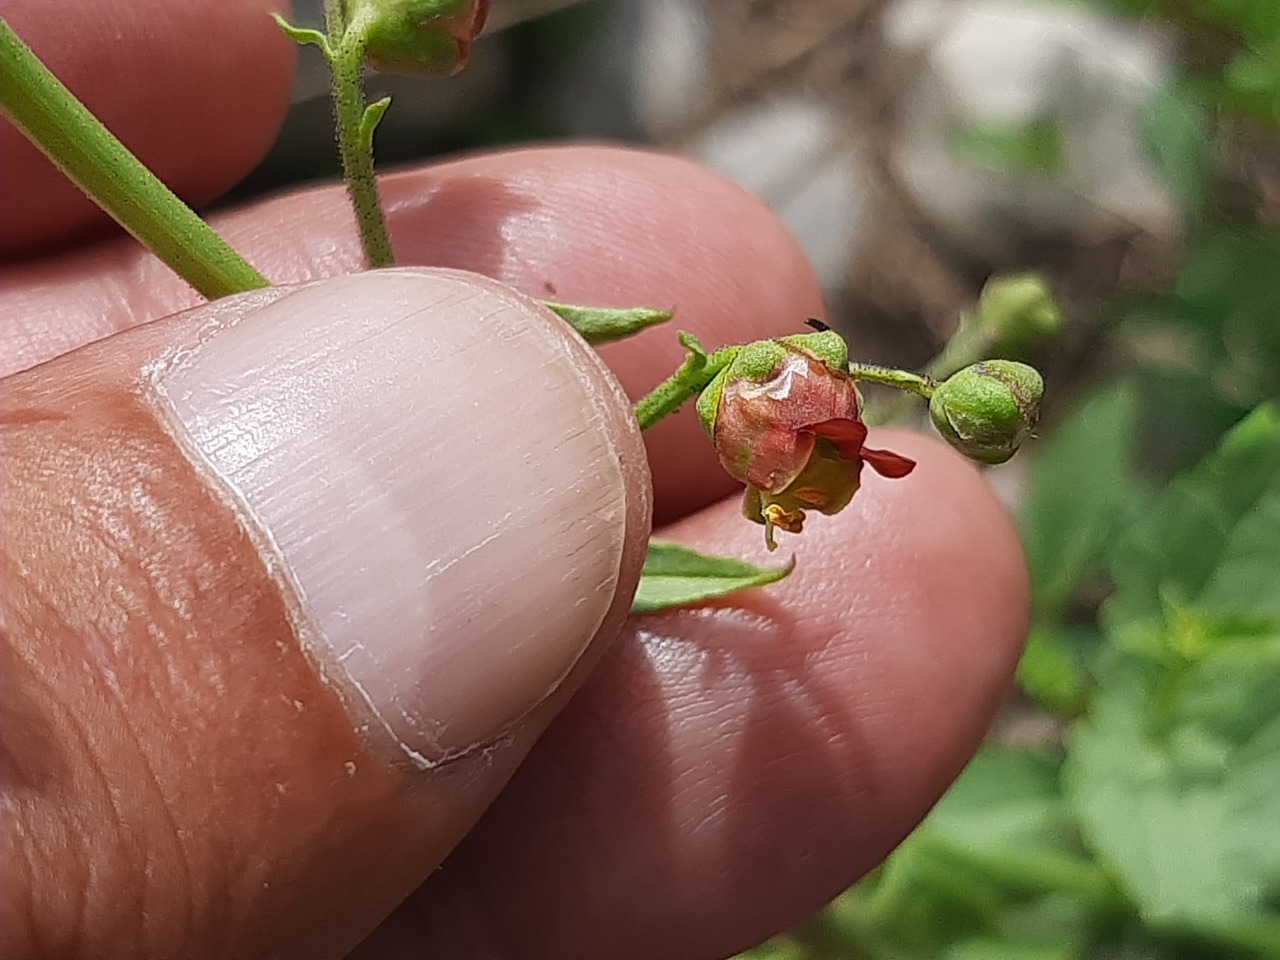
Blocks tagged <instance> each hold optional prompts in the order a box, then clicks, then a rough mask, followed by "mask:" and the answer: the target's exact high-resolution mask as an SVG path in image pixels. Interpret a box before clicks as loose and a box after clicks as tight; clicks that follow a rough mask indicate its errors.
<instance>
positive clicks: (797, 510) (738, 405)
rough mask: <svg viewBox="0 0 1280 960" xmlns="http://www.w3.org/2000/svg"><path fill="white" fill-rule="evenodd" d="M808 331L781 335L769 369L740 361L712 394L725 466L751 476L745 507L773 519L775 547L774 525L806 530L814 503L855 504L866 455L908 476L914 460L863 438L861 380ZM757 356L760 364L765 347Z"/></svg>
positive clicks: (758, 518)
mask: <svg viewBox="0 0 1280 960" xmlns="http://www.w3.org/2000/svg"><path fill="white" fill-rule="evenodd" d="M823 336H825V337H834V336H835V335H834V334H829V335H826V334H824V335H823ZM807 339H809V336H808V335H806V336H802V337H788V338H786V339H785V340H781V341H775V342H774V343H775V344H776V345H777V347H780V348H781V350H780V351H779V352H777V353H776V354H773V357H774V358H776V362H774V363H773V365H772V369H771V371H770V372H769V374H768V375H767V376H765V377H764V378H759V377H752V376H749V375H741V374H740V373H739V371H737V370H735V367H737V366H738V364H737V363H736V362H735V363H731V364H730V365H729V367H728V368H726V370H725V371H724V372H723V374H722V376H723V380H722V382H721V384H720V385H719V388H718V391H717V394H713V396H712V399H713V400H714V402H715V413H714V417H713V418H711V420H712V422H711V424H710V429H711V435H712V440H713V442H714V444H715V448H716V452H717V454H719V457H720V462H721V464H723V465H724V468H725V470H727V471H728V472H729V474H730V475H731V476H733V477H734V478H735V479H737V480H740V481H742V482H743V483H745V484H746V485H747V493H746V498H745V501H744V504H743V512H744V513H745V514H746V516H747V518H748V519H750V520H753V521H755V522H756V523H762V524H764V525H765V540H766V542H767V543H768V545H769V549H771V550H772V549H774V548H775V547H776V546H777V544H776V542H775V541H774V538H773V530H774V528H775V527H777V528H779V529H782V530H786V531H787V532H788V533H799V532H800V530H801V528H802V525H803V523H804V519H805V511H806V510H817V511H818V512H819V513H823V514H827V515H830V514H834V513H837V512H839V511H840V510H842V509H844V508H845V507H846V506H848V504H849V501H850V500H852V499H853V495H854V493H856V492H857V490H858V486H859V481H860V475H861V473H862V465H863V463H869V464H871V467H872V469H874V470H875V471H876V472H877V473H879V474H881V475H883V476H886V477H904V476H906V475H907V474H908V473H910V472H911V470H912V468H913V467H914V466H915V462H914V461H912V460H908V459H907V458H906V457H902V456H899V455H898V454H896V453H890V452H889V451H887V450H874V449H869V448H867V447H865V446H863V444H864V442H865V441H866V439H867V427H866V425H865V424H864V423H863V422H862V418H861V410H860V407H859V400H858V391H857V388H856V387H855V385H854V381H853V379H852V378H851V377H850V376H849V375H848V373H846V372H845V371H844V370H843V369H840V368H839V367H833V366H831V365H829V364H828V362H826V361H824V360H823V359H821V358H820V357H819V356H818V355H816V354H814V353H811V352H809V351H808V350H806V349H805V348H804V346H803V345H802V344H803V343H804V341H806V340H807ZM840 346H841V348H843V343H841V344H840ZM752 359H753V360H754V362H755V364H756V365H758V363H759V360H760V359H761V355H760V353H759V352H757V353H756V355H755V356H754V357H753V358H752ZM846 362H847V361H846ZM842 366H843V365H842ZM714 387H715V385H713V388H709V391H710V390H712V389H714ZM706 420H707V418H706V417H704V424H705V423H706Z"/></svg>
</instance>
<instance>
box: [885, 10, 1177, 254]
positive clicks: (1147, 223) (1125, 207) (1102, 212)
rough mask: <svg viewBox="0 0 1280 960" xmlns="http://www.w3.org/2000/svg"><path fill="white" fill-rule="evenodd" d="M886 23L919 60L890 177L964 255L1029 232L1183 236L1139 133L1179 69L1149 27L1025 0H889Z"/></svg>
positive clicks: (1037, 237)
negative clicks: (964, 250)
mask: <svg viewBox="0 0 1280 960" xmlns="http://www.w3.org/2000/svg"><path fill="white" fill-rule="evenodd" d="M883 30H884V36H885V39H886V41H887V42H888V44H889V45H890V46H891V47H893V48H895V49H896V50H898V51H900V52H903V53H906V54H908V55H911V56H913V57H915V58H917V62H918V64H919V72H918V74H917V76H916V79H915V81H914V82H913V83H912V84H911V86H910V87H909V89H908V91H907V93H906V94H905V96H904V97H903V100H902V102H901V105H900V107H899V125H900V135H899V139H898V140H897V142H896V144H895V145H894V147H893V150H892V153H891V167H892V171H893V174H894V176H895V178H896V180H897V181H898V184H899V186H900V187H901V188H902V189H903V190H904V191H905V192H906V193H907V195H908V197H909V198H910V200H911V201H912V202H914V203H915V205H916V206H917V207H918V208H919V209H920V210H921V211H922V212H923V213H925V214H926V215H927V216H928V217H929V218H930V220H931V221H932V222H933V224H934V226H936V227H937V228H938V229H940V230H941V231H943V232H944V233H945V234H946V235H947V236H948V237H949V238H950V239H951V240H953V241H954V242H957V243H960V244H963V245H964V247H965V248H967V250H968V251H969V252H970V253H971V254H977V255H980V256H982V257H984V258H986V259H988V260H989V261H991V262H992V263H993V264H1000V265H1003V264H1008V263H1012V262H1016V261H1017V260H1018V259H1019V257H1020V255H1021V253H1022V249H1023V247H1024V246H1025V245H1026V244H1027V243H1032V242H1045V241H1050V242H1054V241H1058V242H1060V241H1067V242H1072V243H1078V244H1090V245H1092V244H1098V243H1103V242H1106V241H1107V240H1110V239H1112V238H1114V237H1117V236H1124V235H1131V234H1134V233H1145V234H1150V235H1153V236H1156V237H1161V238H1164V237H1171V236H1173V235H1175V234H1176V233H1177V232H1178V230H1179V222H1180V215H1179V210H1178V208H1177V206H1176V204H1175V202H1174V199H1173V197H1172V195H1171V193H1170V190H1169V189H1168V187H1167V186H1166V184H1165V183H1164V182H1163V181H1162V180H1161V178H1160V177H1159V175H1158V174H1157V172H1156V170H1155V169H1154V168H1153V166H1152V164H1151V162H1150V161H1149V160H1148V159H1147V156H1146V153H1145V147H1144V142H1143V137H1144V130H1145V124H1146V121H1147V117H1148V115H1149V111H1150V108H1151V104H1152V102H1153V98H1154V97H1155V96H1157V95H1158V94H1159V93H1160V91H1161V90H1162V89H1163V88H1164V87H1165V86H1166V85H1167V84H1168V83H1169V82H1170V78H1171V76H1172V72H1173V66H1174V65H1173V60H1172V56H1171V53H1170V51H1169V50H1168V48H1167V46H1166V44H1164V43H1163V42H1162V40H1161V39H1160V38H1159V37H1157V36H1156V35H1154V34H1153V33H1152V32H1150V31H1148V30H1145V29H1143V28H1141V27H1140V26H1137V25H1134V24H1128V23H1120V22H1116V21H1111V20H1108V19H1106V18H1104V17H1102V16H1100V15H1098V14H1096V13H1093V12H1091V11H1089V10H1087V9H1083V8H1081V7H1078V6H1074V5H1067V4H1061V5H1055V4H1048V3H1043V2H1027V0H897V2H895V3H894V4H892V5H891V6H890V8H889V9H888V11H887V13H886V15H885V18H884V21H883Z"/></svg>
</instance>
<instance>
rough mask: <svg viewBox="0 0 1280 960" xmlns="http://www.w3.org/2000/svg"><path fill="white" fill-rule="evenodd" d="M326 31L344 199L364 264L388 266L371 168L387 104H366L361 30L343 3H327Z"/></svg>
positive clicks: (389, 253) (388, 247)
mask: <svg viewBox="0 0 1280 960" xmlns="http://www.w3.org/2000/svg"><path fill="white" fill-rule="evenodd" d="M325 29H326V30H327V32H328V38H329V44H328V47H327V49H326V55H327V56H328V58H329V68H330V71H331V75H332V91H333V117H334V126H335V128H336V132H337V135H338V153H339V155H340V156H341V158H342V177H343V179H344V180H345V181H346V184H347V196H348V197H350V198H351V207H352V209H353V210H354V211H355V215H356V224H357V226H358V227H359V229H360V242H361V244H362V246H363V247H364V256H365V260H366V261H367V264H368V266H370V267H389V266H392V265H393V264H394V263H395V262H396V261H395V254H394V253H393V252H392V250H391V236H390V234H389V233H388V232H387V219H386V217H385V216H384V214H383V212H382V201H381V199H380V198H379V196H378V180H377V177H376V176H375V174H374V168H373V131H374V128H375V127H376V126H377V123H378V120H379V119H381V117H382V113H383V111H385V110H386V108H387V101H385V100H382V101H379V102H378V103H376V104H373V105H372V106H370V105H369V104H367V103H365V99H364V81H363V70H364V53H365V37H364V29H363V25H362V24H361V23H350V22H348V21H347V17H346V11H345V9H344V7H343V4H342V0H328V2H327V3H326V4H325Z"/></svg>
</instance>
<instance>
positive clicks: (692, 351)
mask: <svg viewBox="0 0 1280 960" xmlns="http://www.w3.org/2000/svg"><path fill="white" fill-rule="evenodd" d="M680 343H681V344H683V345H684V346H685V347H686V348H687V349H688V351H689V356H688V358H686V360H685V361H684V363H682V364H681V365H680V369H678V370H677V371H676V372H675V373H673V374H672V375H671V376H669V377H667V379H665V380H663V381H662V382H661V383H660V384H658V385H657V386H656V387H654V388H653V390H651V391H650V392H649V393H648V394H646V395H645V396H644V397H641V398H640V400H638V401H637V402H636V419H637V420H638V421H640V429H641V430H648V429H649V428H650V427H652V426H653V425H654V424H655V423H657V422H658V421H659V420H661V419H662V418H663V417H666V416H669V415H670V414H673V413H675V412H676V411H677V410H679V409H680V407H681V405H682V404H684V403H685V401H687V400H692V399H693V398H694V397H696V396H697V395H698V394H699V393H701V392H702V391H703V390H705V389H706V388H707V385H708V384H710V383H711V381H712V380H714V379H715V376H716V374H717V373H719V372H720V371H721V370H723V369H724V368H725V367H726V366H728V364H729V361H730V360H732V359H733V357H734V354H735V353H736V352H737V349H736V348H734V347H725V348H722V349H720V350H717V351H716V352H715V353H713V354H710V355H708V354H707V352H706V350H704V349H703V347H702V344H700V343H699V342H698V339H697V337H695V336H693V335H692V334H688V333H682V334H680Z"/></svg>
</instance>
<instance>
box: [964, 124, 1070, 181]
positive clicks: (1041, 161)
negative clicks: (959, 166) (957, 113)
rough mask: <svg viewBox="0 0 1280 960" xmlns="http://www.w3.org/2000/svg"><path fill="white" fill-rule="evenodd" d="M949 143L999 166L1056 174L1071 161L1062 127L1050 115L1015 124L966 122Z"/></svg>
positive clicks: (986, 163)
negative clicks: (1067, 155)
mask: <svg viewBox="0 0 1280 960" xmlns="http://www.w3.org/2000/svg"><path fill="white" fill-rule="evenodd" d="M948 143H949V145H950V147H951V149H952V150H953V151H954V152H955V153H956V154H958V155H959V156H962V157H966V158H968V159H970V160H973V161H976V162H978V163H981V164H984V165H986V166H990V167H995V168H996V169H998V170H1008V171H1016V172H1022V173H1040V174H1049V175H1053V174H1058V173H1061V172H1062V171H1063V170H1064V169H1065V168H1066V164H1067V157H1066V148H1065V146H1064V145H1063V142H1062V131H1061V130H1060V129H1059V128H1058V124H1057V122H1056V121H1054V120H1053V119H1052V118H1049V117H1044V118H1041V119H1039V120H1033V121H1031V122H1030V123H1027V124H1022V125H1020V126H1014V127H998V126H976V125H971V126H965V127H962V128H960V129H959V130H956V131H954V132H953V133H952V134H951V136H950V138H949V140H948Z"/></svg>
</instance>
